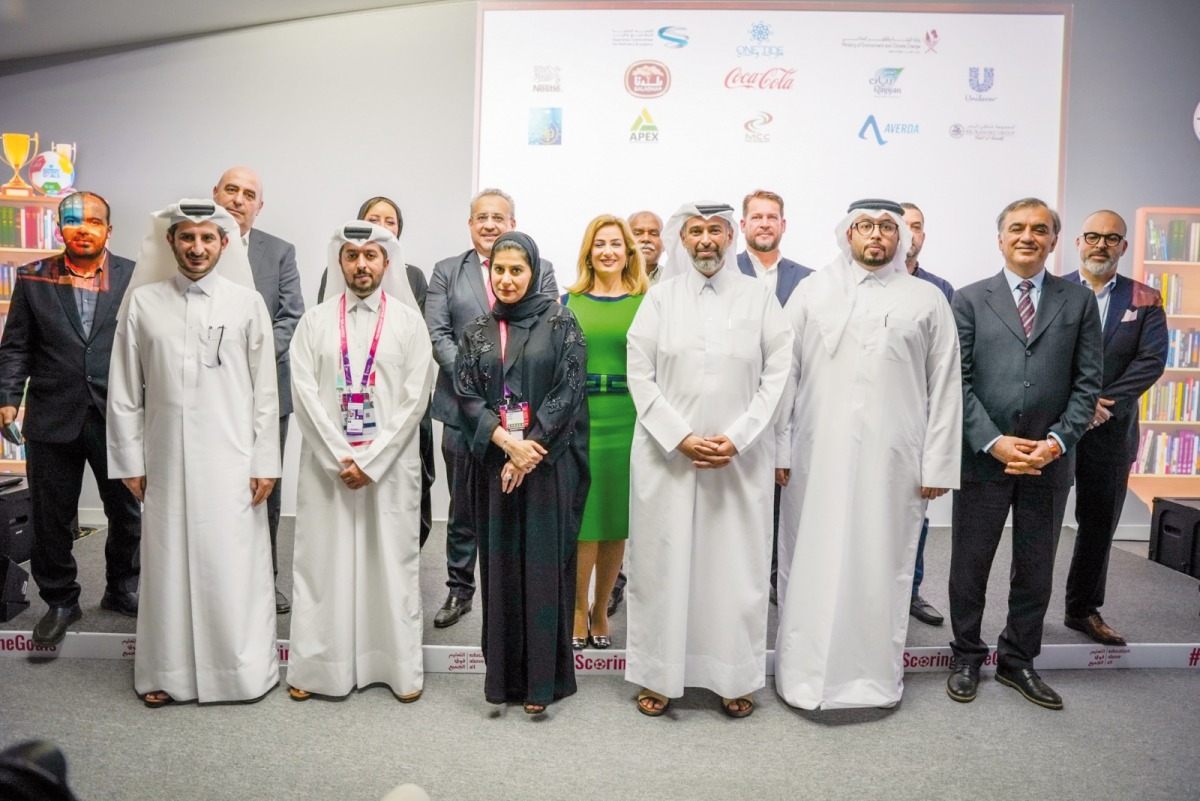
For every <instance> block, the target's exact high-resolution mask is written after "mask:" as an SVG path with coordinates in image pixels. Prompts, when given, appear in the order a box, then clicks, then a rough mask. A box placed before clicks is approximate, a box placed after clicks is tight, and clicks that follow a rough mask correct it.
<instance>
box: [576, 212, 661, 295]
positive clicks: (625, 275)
mask: <svg viewBox="0 0 1200 801" xmlns="http://www.w3.org/2000/svg"><path fill="white" fill-rule="evenodd" d="M610 225H615V226H616V227H617V228H619V229H620V231H621V238H622V239H624V240H625V269H623V270H622V271H621V285H622V286H624V287H625V288H626V289H628V290H629V294H630V295H644V294H646V290H648V289H649V288H650V280H649V279H648V278H646V262H645V259H644V258H643V257H642V251H641V250H639V249H638V246H637V243H636V242H634V241H633V231H631V230H629V223H627V222H625V221H624V220H623V219H621V218H620V217H615V216H613V215H611V214H601V215H600V216H599V217H597V218H596V219H594V220H592V221H591V222H590V223H588V226H587V230H585V231H584V232H583V244H582V245H581V246H580V247H579V262H578V269H579V279H578V280H577V281H576V282H575V283H574V284H572V285H571V286H569V287H567V292H569V293H571V294H572V295H581V294H583V293H584V292H588V291H590V290H591V289H592V287H594V286H595V285H596V271H595V270H594V269H593V268H592V243H594V242H595V241H596V234H597V233H599V231H600V229H601V228H606V227H608V226H610Z"/></svg>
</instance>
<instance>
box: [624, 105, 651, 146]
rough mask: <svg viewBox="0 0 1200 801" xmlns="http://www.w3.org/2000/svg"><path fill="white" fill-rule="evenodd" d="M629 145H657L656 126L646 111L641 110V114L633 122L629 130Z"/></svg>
mask: <svg viewBox="0 0 1200 801" xmlns="http://www.w3.org/2000/svg"><path fill="white" fill-rule="evenodd" d="M629 143H630V144H635V145H646V144H657V143H658V126H657V125H655V124H654V120H653V118H651V116H650V112H649V111H648V110H647V109H642V113H641V114H639V115H638V116H637V119H636V120H634V121H633V127H632V128H630V129H629Z"/></svg>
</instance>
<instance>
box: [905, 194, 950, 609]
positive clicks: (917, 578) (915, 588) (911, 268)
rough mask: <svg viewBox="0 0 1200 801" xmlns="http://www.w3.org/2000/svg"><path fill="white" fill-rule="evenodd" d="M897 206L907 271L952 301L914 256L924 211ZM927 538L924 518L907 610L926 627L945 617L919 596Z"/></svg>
mask: <svg viewBox="0 0 1200 801" xmlns="http://www.w3.org/2000/svg"><path fill="white" fill-rule="evenodd" d="M900 208H902V209H904V222H905V223H907V224H908V231H909V233H911V234H912V245H911V246H910V247H909V249H908V253H907V255H905V257H904V266H905V267H906V268H907V269H908V274H909V275H911V276H913V277H914V278H920V279H921V280H922V281H928V282H929V283H931V284H933V285H934V286H936V287H937V288H938V289H940V290H941V291H942V294H943V295H945V296H946V300H947V302H948V301H951V300H953V299H954V287H952V286H950V282H949V281H947V280H946V279H945V278H939V277H938V276H936V275H934V274H933V273H931V272H929V271H928V270H926V269H924V268H923V267H921V265H920V263H919V262H918V261H917V257H918V256H920V255H921V248H922V247H924V246H925V214H924V213H923V212H922V211H921V210H920V209H919V208H917V204H916V203H901V204H900ZM928 537H929V518H928V517H926V518H925V519H924V520H923V521H922V522H921V539H920V541H919V542H918V543H917V563H916V569H915V570H914V571H913V584H912V602H911V603H910V604H909V606H908V613H909V614H910V615H912V616H913V617H915V618H916V619H917V620H919V621H921V622H922V623H926V624H928V625H930V626H940V625H942V623H944V622H945V621H946V619H945V618H944V617H942V613H941V612H939V611H938V610H937V609H934V607H933V604H931V603H929V601H926V600H925V599H924V598H922V597H921V581H922V579H924V578H925V540H926V539H927V538H928Z"/></svg>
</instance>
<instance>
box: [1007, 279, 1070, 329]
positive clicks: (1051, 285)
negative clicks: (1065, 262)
mask: <svg viewBox="0 0 1200 801" xmlns="http://www.w3.org/2000/svg"><path fill="white" fill-rule="evenodd" d="M1065 286H1066V282H1065V281H1063V280H1062V279H1061V278H1056V277H1055V276H1053V275H1050V274H1049V273H1046V276H1045V277H1044V278H1043V279H1042V298H1041V300H1039V301H1038V305H1037V313H1036V314H1034V316H1033V333H1032V334H1031V335H1030V336H1029V344H1031V345H1032V344H1033V343H1034V342H1037V340H1038V337H1040V336H1041V335H1042V334H1043V333H1044V332H1045V331H1046V328H1047V327H1048V326H1049V325H1050V322H1051V321H1052V320H1053V319H1054V318H1055V317H1057V316H1058V313H1059V312H1060V311H1062V307H1063V305H1064V304H1066V302H1067V299H1066V297H1064V296H1065V294H1066V293H1065V292H1064V291H1063V290H1064V288H1065ZM1013 308H1014V309H1015V308H1016V305H1015V304H1014V306H1013Z"/></svg>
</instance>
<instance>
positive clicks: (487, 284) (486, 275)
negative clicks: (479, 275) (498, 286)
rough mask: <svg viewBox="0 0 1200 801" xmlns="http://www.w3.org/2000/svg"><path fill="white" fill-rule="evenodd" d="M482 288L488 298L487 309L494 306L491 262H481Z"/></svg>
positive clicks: (485, 260)
mask: <svg viewBox="0 0 1200 801" xmlns="http://www.w3.org/2000/svg"><path fill="white" fill-rule="evenodd" d="M483 288H484V290H485V291H486V292H487V296H488V308H489V309H490V308H492V307H493V306H495V305H496V291H495V290H494V289H492V260H491V259H484V260H483Z"/></svg>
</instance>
